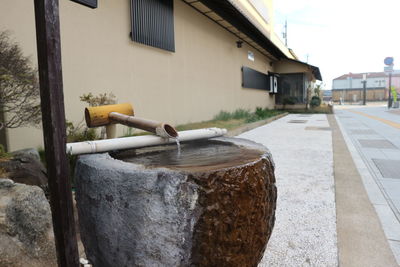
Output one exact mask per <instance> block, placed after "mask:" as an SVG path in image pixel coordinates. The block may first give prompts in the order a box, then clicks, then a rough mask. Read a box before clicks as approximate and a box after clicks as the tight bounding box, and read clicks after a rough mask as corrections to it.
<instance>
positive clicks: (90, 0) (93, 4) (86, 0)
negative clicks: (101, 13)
mask: <svg viewBox="0 0 400 267" xmlns="http://www.w3.org/2000/svg"><path fill="white" fill-rule="evenodd" d="M71 1H72V2H76V3H79V4H82V5H84V6H87V7H90V8H97V0H71Z"/></svg>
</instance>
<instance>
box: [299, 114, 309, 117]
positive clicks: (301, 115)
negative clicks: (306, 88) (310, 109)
mask: <svg viewBox="0 0 400 267" xmlns="http://www.w3.org/2000/svg"><path fill="white" fill-rule="evenodd" d="M311 116H312V115H309V114H300V115H299V117H311Z"/></svg>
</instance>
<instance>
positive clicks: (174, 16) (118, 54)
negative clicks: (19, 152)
mask: <svg viewBox="0 0 400 267" xmlns="http://www.w3.org/2000/svg"><path fill="white" fill-rule="evenodd" d="M76 2H81V3H86V4H87V3H88V2H96V1H84V0H74V2H73V1H68V0H64V1H60V20H61V48H62V69H63V84H64V101H65V111H66V118H67V119H68V120H69V121H72V122H75V123H77V122H79V121H81V120H82V119H83V115H84V113H83V111H84V107H85V104H84V103H82V102H80V100H79V96H80V95H82V94H85V93H89V92H91V93H93V94H95V95H96V94H99V93H106V92H107V93H108V92H112V93H113V94H114V95H116V97H117V99H118V101H119V102H130V103H132V104H133V106H134V109H135V114H136V115H137V116H140V117H143V118H149V119H154V120H159V121H165V122H168V123H170V124H173V125H176V124H183V123H188V122H196V121H202V120H209V119H212V118H213V116H214V115H216V114H217V113H218V112H219V111H221V110H225V111H234V110H235V109H238V108H243V109H251V110H254V109H255V108H256V107H268V108H271V109H273V108H274V107H275V105H276V102H277V103H279V102H280V100H281V99H283V98H284V97H285V96H293V97H295V98H296V99H297V100H298V101H304V99H305V90H306V89H307V86H309V84H311V83H312V82H314V81H315V80H316V79H321V74H320V73H319V69H318V68H317V67H314V66H311V65H308V64H306V63H303V62H300V61H298V60H297V58H296V56H295V55H294V53H293V52H291V51H290V50H289V49H288V48H287V47H286V46H285V45H284V44H283V43H282V42H281V41H280V40H279V38H278V37H277V35H276V34H275V33H274V32H273V28H274V27H273V26H274V25H273V21H274V19H273V5H272V0H265V1H252V0H220V1H214V0H199V1H193V0H153V1H147V0H130V1H128V0H125V1H114V0H113V1H99V5H98V7H97V8H95V9H90V8H87V7H85V6H83V5H80V4H77V3H76ZM0 30H1V31H3V30H8V31H10V32H11V34H12V38H13V39H14V40H15V41H16V42H18V44H19V45H20V46H21V47H22V50H23V53H24V54H25V55H28V56H31V58H32V62H33V64H34V65H36V62H37V59H36V37H35V19H34V7H33V1H23V0H18V1H16V0H2V1H1V3H0ZM273 84H277V85H278V87H277V88H276V90H271V85H273ZM277 93H278V95H279V96H277ZM2 115H5V116H6V115H7V114H0V117H1V116H2ZM124 131H126V127H124V126H118V127H117V135H123V134H124ZM27 133H29V138H27ZM0 143H2V144H4V145H6V146H8V149H9V150H15V149H21V148H25V147H39V146H42V131H41V129H36V128H17V129H7V130H6V131H4V129H3V130H2V131H0Z"/></svg>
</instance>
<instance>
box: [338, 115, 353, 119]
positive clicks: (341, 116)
mask: <svg viewBox="0 0 400 267" xmlns="http://www.w3.org/2000/svg"><path fill="white" fill-rule="evenodd" d="M338 117H339V118H342V119H351V118H354V117H352V116H344V115H338Z"/></svg>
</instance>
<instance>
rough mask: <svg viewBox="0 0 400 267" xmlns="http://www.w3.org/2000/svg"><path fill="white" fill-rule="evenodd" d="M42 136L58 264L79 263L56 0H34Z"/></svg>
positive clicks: (69, 265)
mask: <svg viewBox="0 0 400 267" xmlns="http://www.w3.org/2000/svg"><path fill="white" fill-rule="evenodd" d="M34 3H35V22H36V42H37V55H38V65H39V81H40V99H41V109H42V123H43V138H44V147H45V153H46V159H47V175H48V181H49V182H48V183H49V189H50V205H51V213H52V218H53V230H54V236H55V243H56V249H57V259H58V265H59V266H62V267H64V266H67V267H72V266H74V267H75V266H79V255H78V246H77V241H76V232H75V222H74V214H73V205H72V192H71V182H70V180H69V165H68V161H67V154H66V132H65V111H64V96H63V84H62V69H61V46H60V21H59V8H58V0H35V1H34Z"/></svg>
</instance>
